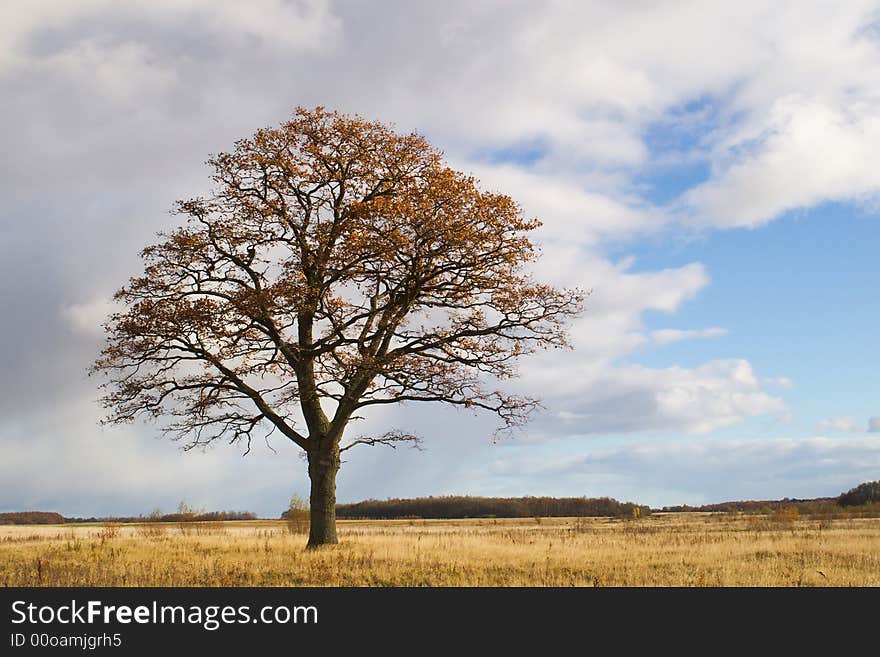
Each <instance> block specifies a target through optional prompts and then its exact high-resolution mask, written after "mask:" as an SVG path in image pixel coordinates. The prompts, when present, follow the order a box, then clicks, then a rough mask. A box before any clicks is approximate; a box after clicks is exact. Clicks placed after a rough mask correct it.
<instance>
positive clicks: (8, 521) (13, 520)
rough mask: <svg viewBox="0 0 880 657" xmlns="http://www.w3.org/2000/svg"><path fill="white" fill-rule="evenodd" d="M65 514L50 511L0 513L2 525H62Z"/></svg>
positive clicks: (0, 523)
mask: <svg viewBox="0 0 880 657" xmlns="http://www.w3.org/2000/svg"><path fill="white" fill-rule="evenodd" d="M63 522H64V516H62V515H61V514H60V513H51V512H49V511H13V512H11V513H0V525H60V524H61V523H63Z"/></svg>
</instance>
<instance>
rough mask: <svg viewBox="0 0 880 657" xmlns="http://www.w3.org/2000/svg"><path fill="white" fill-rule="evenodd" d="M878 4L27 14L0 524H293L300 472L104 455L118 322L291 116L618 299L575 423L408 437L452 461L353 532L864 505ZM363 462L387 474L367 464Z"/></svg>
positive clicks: (113, 8)
mask: <svg viewBox="0 0 880 657" xmlns="http://www.w3.org/2000/svg"><path fill="white" fill-rule="evenodd" d="M878 90H880V4H878V3H876V2H859V1H858V0H854V1H850V2H846V3H840V2H792V3H782V2H779V3H767V2H717V3H712V2H694V3H686V2H678V3H666V4H661V3H652V2H637V3H636V2H634V3H608V2H596V3H589V2H570V3H566V2H552V3H536V2H489V1H482V2H471V1H467V2H443V3H411V2H399V3H394V2H320V1H314V2H283V1H281V0H264V1H262V2H251V3H242V2H235V1H234V0H228V1H227V0H211V1H208V0H193V1H189V2H183V1H178V0H174V1H172V0H154V1H152V2H143V3H118V2H113V1H111V0H79V1H77V2H67V1H58V2H50V1H46V2H40V3H33V2H24V1H21V2H19V1H12V2H4V3H2V5H0V98H2V101H0V107H2V111H3V120H2V122H0V138H2V144H3V150H4V157H3V158H2V161H0V167H2V171H0V222H2V236H0V263H2V264H0V267H2V274H3V275H2V276H0V301H2V309H3V311H2V313H0V345H2V346H0V354H2V364H3V376H2V378H0V447H2V458H0V511H3V510H24V509H43V510H52V511H59V512H61V513H65V514H68V515H103V514H123V513H124V514H137V513H141V512H143V513H148V512H150V511H151V510H153V509H154V508H157V507H159V508H162V509H164V510H170V509H172V508H174V507H176V505H177V502H178V501H180V500H181V499H185V500H187V501H188V502H189V503H190V504H191V505H193V506H196V507H206V508H210V509H219V508H227V509H242V510H245V509H246V510H253V511H256V512H258V513H260V514H262V515H266V516H274V515H276V514H277V513H279V512H280V511H281V510H282V509H283V508H284V507H285V505H286V501H287V499H288V498H289V497H290V495H291V493H294V492H297V493H299V494H301V495H305V494H306V492H307V490H308V486H307V477H306V473H305V464H304V462H303V461H302V460H301V459H299V458H298V457H297V454H296V448H295V447H294V446H293V445H292V444H290V443H285V442H283V441H282V440H281V439H278V438H276V439H274V440H273V441H272V442H271V447H272V448H273V449H274V450H275V451H272V449H269V448H268V447H266V446H265V445H263V444H261V443H258V444H255V446H254V449H253V450H252V451H251V453H250V454H249V455H247V456H246V457H242V449H241V448H240V447H239V446H229V445H226V444H225V443H222V444H217V445H216V446H214V447H212V448H210V449H208V450H206V451H204V452H202V451H191V452H186V453H184V452H182V451H181V450H180V445H178V444H174V443H172V442H169V441H168V440H165V439H161V438H159V432H158V431H157V429H156V427H155V426H152V425H149V424H135V425H131V426H125V427H116V428H108V427H100V426H98V424H97V422H98V420H99V418H100V417H101V409H100V407H99V405H98V404H97V403H96V399H97V398H98V396H99V391H98V389H97V387H96V384H97V381H95V380H93V379H89V378H87V377H86V370H87V368H88V366H89V365H90V364H91V362H92V361H93V360H94V358H95V356H96V354H97V352H98V351H99V349H100V348H101V345H102V333H101V328H100V323H101V321H102V320H103V318H104V316H105V315H106V314H107V313H108V312H109V310H110V308H111V306H110V303H109V298H110V296H111V295H112V293H113V292H114V291H115V290H116V289H117V288H118V287H120V286H121V285H122V284H123V283H124V282H125V281H126V280H127V278H128V277H129V276H131V275H134V274H137V273H139V272H140V267H141V264H140V260H139V258H138V256H137V253H138V251H139V250H140V248H142V247H143V246H145V245H146V244H148V243H149V242H151V241H152V240H153V238H154V234H155V233H156V232H157V231H159V230H162V229H168V228H170V227H172V226H174V225H175V221H176V219H175V218H174V217H172V216H171V215H169V214H168V210H169V208H170V207H171V204H172V203H173V201H174V200H175V199H177V198H185V197H192V196H196V195H198V194H201V193H205V192H206V191H207V190H208V188H209V180H208V174H209V172H208V169H207V168H206V166H205V165H204V161H205V160H206V158H207V157H208V155H209V154H210V153H216V152H218V151H222V150H228V149H229V148H231V146H232V144H233V142H234V141H235V140H236V139H238V138H241V137H245V136H248V135H250V134H251V133H252V132H253V131H254V130H256V129H257V128H259V127H263V126H268V125H274V124H277V123H279V122H281V121H283V120H284V119H285V118H287V117H288V116H289V115H290V114H291V112H292V110H293V108H294V106H296V105H303V106H307V107H313V106H315V105H324V106H326V107H328V108H333V109H338V110H341V111H344V112H350V113H358V114H360V115H362V116H364V117H365V118H370V119H378V120H381V121H385V122H391V123H394V124H395V125H396V126H397V128H398V129H399V130H401V131H411V130H416V131H418V132H420V133H421V134H423V135H424V136H426V137H427V138H428V139H429V140H430V141H431V142H432V143H433V144H434V145H436V146H438V147H439V148H442V149H443V150H444V151H445V153H446V155H447V158H448V160H449V162H450V163H451V164H452V165H453V166H455V167H456V168H459V169H463V170H465V171H469V172H472V173H473V174H475V175H476V176H477V177H478V178H479V179H480V180H481V185H482V186H483V187H484V188H486V189H491V190H494V191H500V192H503V193H507V194H509V195H511V196H512V197H513V198H514V199H516V200H517V201H518V202H520V203H521V205H522V206H523V208H524V210H525V212H526V213H527V214H528V215H530V216H538V217H540V218H541V219H542V220H543V222H544V226H543V227H542V228H541V229H540V230H539V231H538V233H537V235H536V239H537V241H539V242H540V244H541V246H542V248H543V254H544V255H543V257H542V259H541V261H540V263H539V264H538V265H537V267H536V275H537V276H539V277H540V278H542V279H544V280H547V281H551V282H553V283H555V284H558V285H577V286H580V287H583V288H586V289H591V290H592V294H591V296H590V298H589V300H588V303H587V310H586V312H585V313H584V315H583V317H582V318H581V319H579V320H577V321H576V322H575V323H574V324H573V325H572V331H571V334H572V338H573V343H574V346H575V349H574V351H571V352H565V353H561V352H549V353H546V354H541V355H539V356H536V357H534V358H531V359H529V360H528V361H524V362H523V363H522V366H521V369H520V378H519V379H518V380H517V381H516V382H515V384H514V386H515V387H516V388H517V389H518V390H522V391H523V392H528V393H532V394H536V395H538V396H540V397H541V398H542V400H543V403H544V406H545V409H544V411H543V412H542V413H541V414H540V415H538V416H536V417H535V418H534V420H533V422H532V423H531V424H530V425H529V426H528V427H527V429H526V430H525V432H524V433H523V434H522V435H520V436H519V437H517V438H515V439H511V440H504V441H501V442H499V443H493V442H492V432H493V429H494V427H495V423H494V422H493V419H492V418H491V417H474V416H473V415H471V414H470V413H460V412H457V411H455V410H448V409H444V408H435V407H429V406H409V407H403V408H394V409H391V408H389V409H384V410H383V411H382V412H381V413H375V414H372V415H370V416H368V417H367V419H366V420H365V421H364V422H363V423H362V426H358V427H355V428H354V429H353V431H355V432H368V431H370V430H378V429H382V428H388V427H398V428H404V429H410V430H413V431H415V432H418V433H420V434H421V435H422V436H423V437H424V441H425V447H426V450H425V451H423V452H418V451H412V450H401V449H398V450H388V449H383V448H379V447H376V448H369V447H364V448H358V449H354V450H351V451H350V452H347V453H346V454H347V455H350V456H348V457H347V462H346V463H344V464H343V467H342V470H341V471H340V476H339V493H338V495H339V500H340V501H342V502H349V501H357V500H359V499H364V498H369V497H373V498H386V497H410V496H416V495H443V494H474V495H557V496H582V495H586V496H611V497H616V498H618V499H626V500H633V501H638V502H641V503H646V504H651V505H655V506H659V505H672V504H682V503H689V504H699V503H706V502H713V501H721V500H727V499H768V498H779V497H786V496H787V497H815V496H826V495H835V494H838V493H840V492H841V491H843V490H846V489H848V488H851V487H852V486H855V485H856V484H858V483H860V482H862V481H865V480H873V479H878V478H880V386H878V376H877V373H878V370H880V349H878V332H877V331H878V327H880V304H878V297H877V288H878V284H880V265H878V246H880V218H878V217H877V213H878V207H880V206H878V200H880V156H878V153H880V92H878ZM358 450H360V451H358Z"/></svg>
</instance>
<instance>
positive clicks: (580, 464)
mask: <svg viewBox="0 0 880 657" xmlns="http://www.w3.org/2000/svg"><path fill="white" fill-rule="evenodd" d="M878 467H880V442H878V441H877V440H873V439H866V438H861V439H857V438H846V439H831V438H822V437H811V438H772V439H771V438H765V439H754V438H746V439H713V440H702V439H701V440H696V439H687V440H676V441H641V442H626V443H625V444H622V445H620V446H617V447H614V448H605V449H589V448H587V447H586V446H585V447H584V449H583V450H579V451H575V452H573V451H572V450H570V449H566V448H563V447H561V446H559V445H556V446H554V445H546V444H542V445H540V446H537V445H519V446H510V447H507V448H505V450H504V451H503V452H502V453H501V454H499V455H498V456H497V457H496V458H495V459H493V460H492V462H491V463H490V464H489V465H488V466H487V467H486V468H485V469H484V470H482V471H481V475H482V476H483V477H485V478H486V479H487V480H489V481H491V482H492V485H494V486H495V490H498V491H515V490H522V489H523V486H525V485H526V484H525V482H535V483H532V486H533V487H535V486H537V487H538V488H539V489H540V490H541V491H546V494H554V493H555V494H560V493H558V492H555V491H571V490H580V491H583V493H582V494H585V495H611V496H613V497H617V498H618V499H633V500H637V501H639V502H642V503H648V504H652V505H655V506H662V505H676V504H707V503H712V502H722V501H728V500H748V499H753V500H767V499H781V498H783V497H796V498H811V497H825V496H828V497H830V496H835V495H838V494H840V493H841V492H843V491H845V490H848V489H850V488H852V487H853V486H855V485H857V484H858V483H860V482H862V481H867V480H870V479H873V478H876V472H877V468H878ZM499 494H501V493H500V492H499Z"/></svg>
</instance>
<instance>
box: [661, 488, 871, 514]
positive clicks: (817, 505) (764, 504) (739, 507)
mask: <svg viewBox="0 0 880 657" xmlns="http://www.w3.org/2000/svg"><path fill="white" fill-rule="evenodd" d="M791 507H794V508H796V509H797V510H798V512H799V513H800V514H802V515H834V514H837V513H849V514H852V513H857V514H860V515H878V514H880V481H867V482H865V483H863V484H859V485H858V486H856V487H855V488H851V489H850V490H848V491H847V492H845V493H841V494H840V495H838V496H837V497H816V498H813V499H803V500H802V499H796V498H795V499H792V498H788V497H786V498H784V499H781V500H745V501H738V502H721V503H719V504H703V505H701V506H689V505H687V504H684V505H680V506H664V507H663V509H662V510H663V511H678V512H682V511H710V512H732V511H737V512H740V513H772V512H773V511H778V510H779V509H785V508H791Z"/></svg>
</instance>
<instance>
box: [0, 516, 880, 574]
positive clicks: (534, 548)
mask: <svg viewBox="0 0 880 657" xmlns="http://www.w3.org/2000/svg"><path fill="white" fill-rule="evenodd" d="M339 530H340V540H341V544H340V545H338V546H332V547H328V548H323V549H320V550H314V551H305V550H304V549H303V548H304V544H305V537H304V536H303V535H301V534H291V533H290V532H289V531H288V529H287V526H286V525H285V524H284V523H283V522H282V521H253V522H234V523H233V522H230V523H188V524H180V525H177V524H150V525H116V526H114V525H52V526H33V525H32V526H3V527H0V585H5V586H880V519H878V518H862V519H840V520H821V521H819V520H806V519H791V518H780V517H776V518H774V517H768V516H744V515H734V514H693V513H692V514H655V515H652V516H650V517H647V518H642V519H638V520H619V519H608V518H545V519H534V518H529V519H514V520H506V519H499V520H497V521H496V520H492V519H482V520H456V521H442V520H398V521H369V520H367V521H365V520H361V521H341V522H340V527H339Z"/></svg>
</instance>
